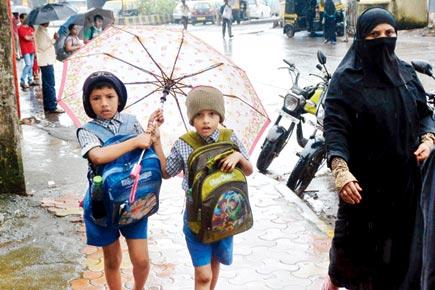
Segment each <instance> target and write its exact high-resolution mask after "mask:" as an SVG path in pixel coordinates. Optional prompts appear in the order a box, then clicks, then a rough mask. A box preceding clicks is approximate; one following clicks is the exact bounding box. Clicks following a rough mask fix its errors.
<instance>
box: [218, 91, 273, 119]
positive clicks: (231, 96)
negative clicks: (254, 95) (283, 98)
mask: <svg viewBox="0 0 435 290" xmlns="http://www.w3.org/2000/svg"><path fill="white" fill-rule="evenodd" d="M224 96H225V97H229V98H234V99H238V100H240V101H241V102H242V103H244V104H245V105H247V106H248V107H250V108H251V109H253V110H254V111H256V112H257V113H258V114H260V115H262V116H263V117H265V118H268V117H267V116H266V115H264V113H262V112H260V111H259V110H258V109H257V108H255V107H254V106H252V105H251V104H249V103H248V102H246V101H245V100H243V99H242V98H239V97H237V96H234V95H227V94H224Z"/></svg>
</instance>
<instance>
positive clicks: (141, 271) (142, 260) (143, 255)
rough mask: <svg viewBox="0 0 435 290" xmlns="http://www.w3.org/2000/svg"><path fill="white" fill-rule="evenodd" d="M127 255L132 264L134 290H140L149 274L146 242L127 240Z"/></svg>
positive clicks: (143, 240)
mask: <svg viewBox="0 0 435 290" xmlns="http://www.w3.org/2000/svg"><path fill="white" fill-rule="evenodd" d="M126 241H127V245H128V253H129V254H130V261H131V263H132V264H133V277H134V287H133V289H134V290H142V289H143V288H144V286H145V282H146V280H147V278H148V273H149V272H150V258H149V255H148V240H146V239H127V240H126Z"/></svg>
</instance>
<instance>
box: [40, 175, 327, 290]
mask: <svg viewBox="0 0 435 290" xmlns="http://www.w3.org/2000/svg"><path fill="white" fill-rule="evenodd" d="M180 183H181V179H180V178H174V179H172V180H165V181H164V182H163V186H162V191H161V193H160V194H161V200H160V210H159V212H158V214H156V215H154V216H152V217H150V219H149V226H148V229H149V253H150V259H151V272H150V275H149V279H148V281H147V285H146V289H193V267H192V265H191V261H190V256H189V254H188V251H187V248H186V244H185V241H184V236H183V233H182V230H181V229H182V210H183V205H184V197H183V193H182V191H181V189H180ZM249 185H250V198H251V203H252V208H253V212H254V218H255V221H254V227H253V228H252V229H251V230H250V231H248V232H246V233H243V234H240V235H238V236H236V237H235V246H234V262H233V265H231V266H223V267H222V268H221V276H220V279H219V282H218V286H217V289H225V290H229V289H235V290H236V289H237V290H240V289H255V290H260V289H289V290H290V289H294V290H301V289H313V290H314V289H320V286H321V283H322V279H323V277H324V275H325V273H326V269H327V266H328V249H329V240H330V238H329V237H328V234H327V233H328V232H329V231H330V228H329V227H328V226H327V225H326V224H325V223H323V222H322V221H320V220H318V219H317V217H316V216H315V215H314V214H313V213H312V212H311V211H310V210H309V209H308V208H307V207H306V205H305V204H304V203H303V202H302V201H300V200H299V199H298V198H297V197H296V196H295V195H294V194H293V193H292V192H291V191H290V190H288V189H287V188H286V187H285V186H283V185H282V184H279V183H278V182H276V181H275V180H273V179H271V178H269V177H266V176H263V175H261V174H260V173H258V172H256V173H254V174H253V176H252V177H250V178H249ZM82 191H83V189H77V192H82ZM79 199H80V195H73V194H68V195H66V196H65V197H64V198H61V199H59V200H56V201H52V200H47V199H46V200H43V201H42V205H43V206H45V207H47V208H48V210H49V211H51V212H53V213H54V214H55V215H56V216H65V215H75V216H76V218H74V219H72V220H73V221H79V220H81V217H80V215H78V214H80V209H79V208H78V200H79ZM82 233H83V251H82V252H83V255H84V256H85V260H84V261H85V262H84V263H85V265H86V270H85V271H84V272H83V273H82V274H81V276H80V277H77V278H76V279H74V280H73V281H71V283H70V287H71V288H72V289H74V290H75V289H77V290H78V289H80V290H82V289H107V288H106V284H105V279H104V274H103V267H104V265H103V255H102V250H101V249H99V248H96V247H90V246H85V238H84V229H83V226H82ZM122 249H123V263H122V267H121V268H122V279H123V284H124V286H125V288H126V289H132V286H133V285H132V274H131V267H132V266H131V263H130V261H129V257H128V251H127V247H126V245H125V242H124V241H123V243H122Z"/></svg>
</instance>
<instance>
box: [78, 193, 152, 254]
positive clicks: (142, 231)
mask: <svg viewBox="0 0 435 290" xmlns="http://www.w3.org/2000/svg"><path fill="white" fill-rule="evenodd" d="M90 201H91V200H90V195H89V194H86V196H85V199H84V201H83V209H84V214H83V219H84V221H85V228H86V240H87V242H86V243H87V244H88V245H91V246H97V247H104V246H108V245H110V244H112V243H113V242H115V241H116V240H117V239H118V238H119V236H120V234H122V235H123V236H124V237H125V238H126V239H146V238H147V229H148V218H144V219H142V220H140V221H138V222H136V223H132V224H129V225H126V226H123V227H119V226H118V225H113V224H109V225H108V226H107V227H102V226H99V225H97V224H95V223H94V222H93V221H92V218H91V209H90V206H89V205H90Z"/></svg>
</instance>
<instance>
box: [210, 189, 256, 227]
mask: <svg viewBox="0 0 435 290" xmlns="http://www.w3.org/2000/svg"><path fill="white" fill-rule="evenodd" d="M248 213H249V209H248V203H247V201H246V199H245V198H244V196H243V195H242V194H240V193H239V192H237V191H234V190H230V191H228V192H226V193H224V194H223V195H221V197H220V198H219V200H218V202H217V204H216V207H215V209H214V212H213V217H212V222H211V225H212V226H211V227H212V231H214V232H224V231H232V230H234V229H235V228H237V227H239V226H240V225H242V224H244V223H245V220H246V218H247V217H246V215H247V214H248Z"/></svg>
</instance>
